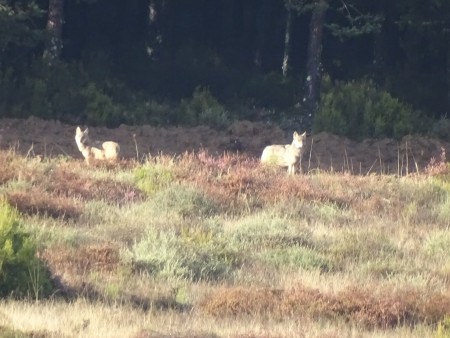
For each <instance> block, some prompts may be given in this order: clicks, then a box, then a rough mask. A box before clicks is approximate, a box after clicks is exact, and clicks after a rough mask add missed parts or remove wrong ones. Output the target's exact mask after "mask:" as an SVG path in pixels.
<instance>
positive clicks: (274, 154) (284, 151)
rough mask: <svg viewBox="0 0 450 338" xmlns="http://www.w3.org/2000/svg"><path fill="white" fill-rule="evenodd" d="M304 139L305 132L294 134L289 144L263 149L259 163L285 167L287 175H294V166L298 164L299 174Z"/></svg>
mask: <svg viewBox="0 0 450 338" xmlns="http://www.w3.org/2000/svg"><path fill="white" fill-rule="evenodd" d="M305 138H306V132H304V133H303V134H299V133H297V132H294V134H293V140H292V143H291V144H274V145H270V146H267V147H265V148H264V150H263V153H262V155H261V163H267V164H275V165H278V166H281V167H287V168H288V169H287V173H288V175H290V174H292V175H293V174H295V166H296V165H297V164H298V167H299V170H300V172H301V171H302V167H301V163H302V162H301V161H302V155H303V142H304V140H305Z"/></svg>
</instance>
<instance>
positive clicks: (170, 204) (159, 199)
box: [153, 184, 219, 218]
mask: <svg viewBox="0 0 450 338" xmlns="http://www.w3.org/2000/svg"><path fill="white" fill-rule="evenodd" d="M153 203H154V205H155V207H156V208H157V210H159V211H164V210H166V211H168V212H175V213H177V214H178V215H181V216H182V217H184V218H198V217H209V216H213V215H215V214H216V213H217V212H218V211H219V206H218V205H217V204H216V203H215V202H214V201H213V200H211V199H210V198H208V196H206V195H205V194H204V193H203V192H202V191H200V190H198V189H196V188H195V187H192V186H187V185H182V184H173V185H170V186H168V187H167V188H166V189H163V190H160V191H158V192H157V193H156V194H155V195H154V198H153Z"/></svg>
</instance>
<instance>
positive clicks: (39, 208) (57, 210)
mask: <svg viewBox="0 0 450 338" xmlns="http://www.w3.org/2000/svg"><path fill="white" fill-rule="evenodd" d="M6 199H7V201H8V202H9V203H10V204H11V205H12V206H14V207H15V208H17V210H19V211H20V212H21V213H23V214H27V215H42V216H49V217H53V218H61V219H64V220H68V219H78V218H79V217H80V215H81V214H82V213H83V206H82V204H81V203H80V202H78V201H76V200H74V199H73V198H68V197H64V196H55V195H51V194H49V193H47V192H43V191H38V190H37V189H33V190H28V191H11V192H7V193H6Z"/></svg>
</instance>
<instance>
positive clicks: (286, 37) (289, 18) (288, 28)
mask: <svg viewBox="0 0 450 338" xmlns="http://www.w3.org/2000/svg"><path fill="white" fill-rule="evenodd" d="M286 10H287V16H286V31H285V33H284V56H283V65H282V66H281V69H282V71H283V77H287V75H288V69H289V53H290V50H291V26H292V9H291V8H290V7H287V8H286Z"/></svg>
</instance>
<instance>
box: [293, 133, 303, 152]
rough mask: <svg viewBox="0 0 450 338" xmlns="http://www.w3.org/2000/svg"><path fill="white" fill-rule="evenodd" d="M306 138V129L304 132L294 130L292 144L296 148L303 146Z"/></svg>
mask: <svg viewBox="0 0 450 338" xmlns="http://www.w3.org/2000/svg"><path fill="white" fill-rule="evenodd" d="M305 138H306V131H305V132H304V133H303V134H299V133H297V132H296V131H294V135H293V141H292V144H293V145H294V147H296V148H303V141H304V140H305Z"/></svg>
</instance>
